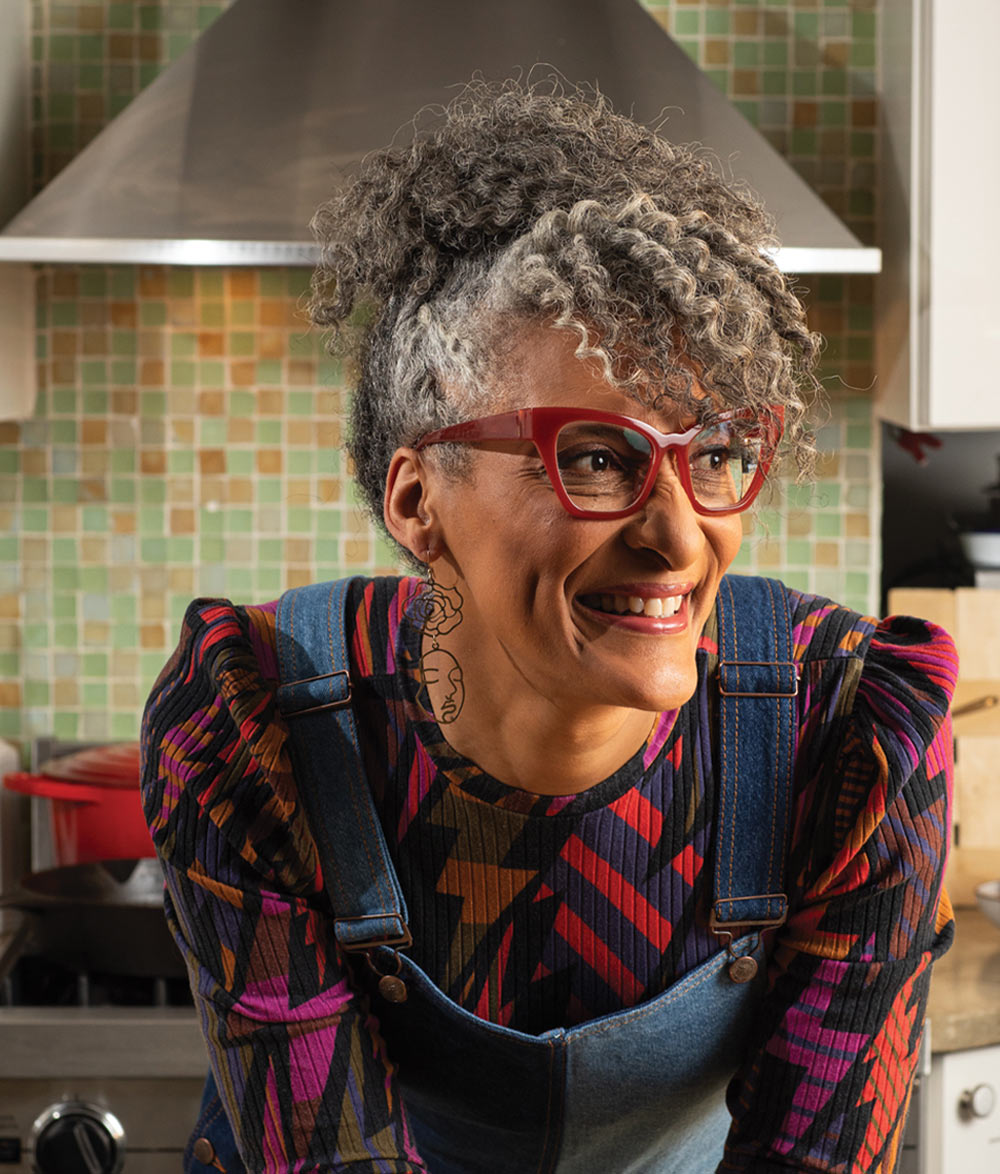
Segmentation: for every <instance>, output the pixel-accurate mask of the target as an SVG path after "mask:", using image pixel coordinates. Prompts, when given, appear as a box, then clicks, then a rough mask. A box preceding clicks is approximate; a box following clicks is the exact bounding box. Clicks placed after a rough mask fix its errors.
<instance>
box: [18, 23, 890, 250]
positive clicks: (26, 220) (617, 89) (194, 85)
mask: <svg viewBox="0 0 1000 1174" xmlns="http://www.w3.org/2000/svg"><path fill="white" fill-rule="evenodd" d="M535 62H544V63H546V65H551V66H553V67H554V68H555V69H557V70H558V71H559V72H561V73H562V74H563V76H564V77H566V78H567V79H569V80H571V81H583V82H595V83H596V84H597V85H598V86H599V87H600V89H601V90H602V91H603V92H604V93H605V94H607V95H608V97H609V98H610V99H611V100H612V102H613V103H614V105H615V107H616V108H617V109H619V110H623V111H631V112H632V113H633V114H634V115H635V116H636V117H638V118H640V119H642V120H644V121H646V120H651V119H654V118H656V117H657V116H658V115H659V114H660V112H661V111H663V110H664V109H666V110H667V111H668V117H667V121H666V123H665V125H664V128H663V133H664V134H665V135H666V136H667V137H669V138H671V139H672V140H674V141H677V142H701V143H703V144H705V145H706V146H707V147H710V148H711V149H712V151H713V152H714V153H715V154H716V155H717V156H718V157H719V158H720V159H721V160H724V161H725V166H726V167H727V169H728V170H729V171H730V172H731V174H732V175H733V176H735V177H736V178H739V179H743V180H746V181H747V182H748V183H749V184H750V185H751V186H752V187H753V188H754V189H755V190H756V191H757V192H758V193H759V194H760V195H761V196H762V197H763V199H764V200H765V202H766V204H767V206H768V207H769V208H770V210H771V212H772V213H773V214H774V216H775V217H776V219H777V221H778V227H779V232H780V235H781V239H782V242H783V247H782V249H781V250H779V253H778V255H777V260H778V264H779V265H780V266H781V268H782V269H785V270H789V271H793V272H800V273H815V272H824V273H830V272H875V271H877V270H878V268H879V265H880V254H879V251H878V250H877V249H871V248H865V247H863V246H862V245H861V244H860V242H859V241H858V240H857V238H856V237H855V236H854V235H853V234H852V233H851V232H850V231H849V230H848V229H847V228H846V227H845V226H844V225H843V224H842V223H841V222H840V220H838V218H837V217H836V216H835V215H834V214H833V213H832V212H831V211H830V210H829V209H828V208H827V207H826V205H825V204H824V203H823V202H822V200H820V198H819V197H818V196H817V195H816V194H815V193H814V192H813V191H811V190H810V188H809V187H808V186H807V185H806V184H805V183H804V182H803V181H802V179H800V178H799V176H798V175H797V174H796V173H795V172H794V171H793V170H792V168H791V167H790V166H789V165H788V164H787V163H786V162H785V161H784V159H782V157H781V156H780V155H779V154H778V153H777V152H776V151H775V150H774V149H773V148H772V147H771V145H770V144H769V143H768V142H767V141H766V140H765V139H764V138H763V137H762V136H761V135H760V134H759V133H758V132H757V131H756V130H755V129H754V128H753V127H752V126H751V125H750V124H749V123H748V122H747V121H746V119H745V118H743V116H742V115H741V114H740V113H739V112H738V111H737V110H736V109H735V108H734V107H733V106H731V105H730V104H729V103H728V101H727V100H726V99H725V97H724V96H723V95H722V94H720V93H719V92H718V90H717V89H716V88H715V86H713V85H712V83H711V82H710V81H709V80H708V79H707V78H706V77H705V76H704V75H703V74H702V73H701V72H700V70H699V69H698V68H697V67H696V66H695V65H694V64H693V63H692V62H691V61H690V60H689V58H688V57H687V55H686V54H685V53H684V52H683V50H681V49H680V48H679V47H678V46H677V45H676V44H675V43H674V42H673V41H672V40H671V39H670V38H669V37H668V36H667V34H666V33H665V32H664V31H663V30H662V29H661V28H660V26H659V25H658V24H657V23H656V21H654V20H653V18H652V17H651V16H650V15H649V14H648V13H647V12H645V11H644V10H643V9H642V8H641V7H640V5H639V4H638V2H637V0H504V3H503V4H500V5H497V4H493V3H487V2H486V0H361V2H359V0H236V2H235V3H233V4H232V5H231V7H229V8H228V9H227V10H226V12H224V13H223V15H222V16H220V17H219V18H218V20H217V21H216V22H215V23H214V24H212V25H211V27H210V28H209V29H208V30H207V31H206V32H205V33H204V34H203V35H202V36H201V38H200V39H199V40H198V41H197V42H196V43H195V44H194V45H193V46H192V47H191V49H190V50H189V51H188V52H187V53H186V54H185V55H184V56H183V57H182V58H181V59H180V60H178V61H177V62H176V63H175V64H174V65H172V66H171V67H170V68H169V69H167V70H165V71H164V73H162V74H161V75H160V76H159V77H158V78H157V79H156V80H155V81H154V82H153V83H152V84H151V85H150V86H149V87H148V88H147V89H145V90H144V91H143V92H142V93H141V94H140V95H139V96H138V97H137V98H136V99H135V101H134V102H132V104H131V105H130V106H129V107H128V108H127V109H126V110H125V111H123V113H122V114H120V115H119V116H118V118H116V119H115V120H114V121H113V122H112V123H111V124H110V125H109V126H108V127H106V128H105V130H104V131H102V133H101V134H100V135H98V136H97V138H96V139H94V141H93V142H92V143H91V144H90V145H89V146H88V147H87V148H86V149H85V150H84V151H82V152H81V153H80V155H78V156H77V158H76V159H74V160H73V162H72V163H70V164H69V166H67V167H66V168H65V169H64V170H63V171H62V172H61V173H60V174H59V175H58V176H57V177H56V179H54V180H53V181H52V183H50V184H49V186H48V187H47V188H45V190H44V191H42V192H41V193H40V194H39V195H38V196H37V197H36V198H35V199H34V200H32V201H31V203H29V204H28V205H27V206H26V207H25V208H24V209H23V210H22V211H21V212H20V214H19V215H17V216H16V217H15V218H14V219H13V220H12V221H11V223H10V224H8V225H7V227H6V228H5V229H4V230H3V232H2V233H0V260H6V261H66V262H72V261H77V262H160V263H169V264H226V265H243V264H246V265H271V264H283V265H287V264H310V263H312V262H313V261H314V260H315V257H316V250H315V246H314V245H313V244H312V240H311V235H310V232H309V228H308V224H309V219H310V217H311V216H312V213H313V211H314V210H315V208H316V206H317V205H318V204H319V203H320V202H321V201H322V200H323V199H324V198H325V197H326V195H327V194H328V193H329V191H330V190H331V189H332V187H333V185H334V183H335V180H336V176H337V175H343V174H344V173H345V171H346V170H349V169H350V167H351V166H352V165H353V164H356V163H357V161H358V160H359V159H360V158H361V157H362V156H363V155H365V154H366V153H367V152H369V151H371V150H373V149H374V148H377V147H380V146H382V145H384V144H385V143H387V142H389V141H390V139H392V138H393V136H394V135H396V134H397V133H398V134H400V135H404V136H405V133H406V132H405V131H400V130H399V128H400V127H401V126H403V125H404V124H405V123H406V122H407V120H408V119H410V118H412V116H413V114H414V113H415V111H416V110H418V109H419V108H420V107H422V106H424V105H426V104H428V103H441V102H446V101H448V100H449V99H450V98H451V97H453V96H454V94H455V93H456V92H457V88H456V87H458V86H460V85H461V83H462V82H464V81H466V80H467V79H468V78H469V77H470V76H472V74H473V73H474V72H479V73H480V74H482V75H483V76H484V77H486V78H488V79H501V78H505V77H510V76H512V75H513V74H515V73H517V72H518V71H522V72H523V71H524V70H526V69H529V68H530V67H531V66H532V65H533V64H534V63H535Z"/></svg>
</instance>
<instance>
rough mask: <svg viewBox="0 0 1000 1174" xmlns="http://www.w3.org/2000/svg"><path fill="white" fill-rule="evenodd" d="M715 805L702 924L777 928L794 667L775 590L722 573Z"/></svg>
mask: <svg viewBox="0 0 1000 1174" xmlns="http://www.w3.org/2000/svg"><path fill="white" fill-rule="evenodd" d="M718 620H719V743H720V747H719V772H718V773H719V800H718V820H717V835H718V838H717V843H716V850H715V883H714V892H713V902H712V913H711V925H712V928H713V929H715V930H717V931H719V932H725V931H734V932H735V931H736V930H741V929H745V928H749V927H754V928H758V929H761V928H765V927H766V926H774V925H780V924H781V923H782V922H783V921H784V920H785V917H786V916H787V914H788V898H787V896H786V895H785V892H784V888H785V858H786V853H787V843H788V829H789V819H790V814H791V792H792V766H793V759H794V752H795V739H796V701H795V698H796V695H797V693H798V684H799V681H798V669H797V666H796V664H795V662H794V660H793V659H792V632H791V617H790V615H789V609H788V597H787V593H786V589H785V586H784V584H783V583H779V582H778V581H777V580H776V579H763V578H756V577H753V578H750V577H746V576H741V575H726V576H724V577H723V579H722V583H721V585H720V587H719V595H718Z"/></svg>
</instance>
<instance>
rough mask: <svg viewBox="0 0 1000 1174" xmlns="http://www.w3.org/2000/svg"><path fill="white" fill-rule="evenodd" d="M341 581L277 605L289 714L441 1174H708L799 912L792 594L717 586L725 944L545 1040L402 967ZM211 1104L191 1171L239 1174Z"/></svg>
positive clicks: (424, 1145)
mask: <svg viewBox="0 0 1000 1174" xmlns="http://www.w3.org/2000/svg"><path fill="white" fill-rule="evenodd" d="M348 583H349V581H348V580H340V581H337V582H333V583H323V584H314V585H312V586H309V587H303V588H297V589H295V590H293V591H289V592H286V593H285V595H284V596H283V597H282V599H281V602H280V605H279V610H278V616H277V627H278V650H279V666H280V674H281V681H282V684H281V686H280V689H279V693H278V704H279V707H280V708H281V710H282V712H283V713H284V715H285V716H286V718H287V719H289V729H290V730H291V732H292V736H291V738H290V744H291V747H292V756H293V765H294V769H295V775H296V779H297V781H298V785H299V792H300V795H301V796H302V798H303V802H304V804H305V807H306V810H307V812H308V815H309V821H310V826H311V828H312V831H313V834H314V835H315V837H316V839H317V843H318V845H319V849H320V852H321V857H322V860H323V863H324V876H326V877H327V890H328V894H329V897H330V901H331V906H332V908H333V909H334V910H335V911H336V920H335V925H334V929H335V933H336V936H337V939H338V942H339V944H340V946H341V948H342V949H343V950H345V951H346V952H348V953H349V954H350V953H362V954H364V955H365V956H366V958H367V960H368V962H369V963H370V966H368V967H366V968H365V971H366V972H368V973H369V974H371V975H372V979H371V982H370V986H371V1000H372V1010H373V1012H374V1013H375V1014H376V1016H377V1017H378V1020H379V1024H380V1027H381V1031H382V1035H383V1037H384V1039H385V1041H386V1046H387V1049H388V1052H389V1055H390V1056H391V1057H392V1059H393V1060H394V1061H395V1062H396V1064H397V1065H398V1074H397V1079H398V1082H399V1086H400V1088H401V1090H402V1095H403V1099H404V1102H405V1105H406V1110H407V1115H408V1118H409V1120H410V1124H411V1127H412V1131H413V1135H414V1138H415V1140H416V1143H417V1147H418V1150H419V1152H420V1154H421V1156H422V1157H423V1159H424V1161H425V1162H426V1163H427V1166H428V1169H429V1170H430V1171H431V1174H591V1172H592V1171H607V1172H609V1174H711V1172H712V1171H715V1169H716V1167H717V1166H718V1163H719V1162H720V1161H721V1159H722V1152H723V1144H724V1141H725V1137H726V1134H727V1131H728V1128H729V1120H730V1118H729V1113H728V1111H727V1109H726V1104H725V1091H726V1086H727V1084H728V1082H729V1080H730V1079H731V1077H732V1076H733V1074H734V1072H735V1070H736V1069H737V1067H738V1066H739V1064H740V1062H741V1060H742V1057H743V1052H744V1048H745V1041H746V1039H747V1035H748V1030H749V1024H750V1020H751V1018H752V1016H753V1013H754V1009H755V1007H756V1005H757V1003H758V1001H759V998H760V995H761V993H762V989H763V985H764V984H763V981H762V980H763V975H764V966H763V961H764V959H763V949H762V947H761V944H760V930H761V929H763V928H766V927H770V926H776V925H779V924H781V922H782V921H783V920H784V919H785V916H786V914H787V900H786V897H785V895H784V893H783V892H782V888H783V878H784V864H785V852H786V843H787V834H788V825H789V810H790V796H791V779H792V760H793V750H794V745H795V738H796V722H795V704H796V703H795V696H796V693H797V689H798V677H797V672H796V667H795V664H794V663H793V661H792V656H791V631H790V620H789V615H788V607H787V603H786V595H785V589H784V586H783V585H782V584H781V583H779V582H777V581H776V580H769V579H759V578H745V577H739V576H735V577H734V576H726V577H725V578H723V580H722V584H721V587H720V591H719V601H718V615H719V676H718V688H719V697H718V715H719V741H718V754H717V760H716V785H717V788H718V797H717V811H718V816H717V825H716V836H717V839H716V844H715V860H714V891H713V903H712V910H711V926H712V928H713V930H715V931H716V932H717V933H718V934H719V935H720V938H721V939H722V940H725V941H726V943H727V944H726V946H725V948H723V949H720V951H719V953H718V954H716V955H715V956H714V957H712V958H710V959H709V960H708V961H707V962H705V963H703V964H702V965H701V966H699V967H697V968H696V969H695V970H693V971H691V972H690V973H688V974H686V975H685V976H684V977H683V978H682V979H681V980H679V981H678V982H676V983H675V984H674V985H673V986H671V987H669V988H668V989H667V990H666V991H664V992H663V993H661V994H660V995H658V996H656V997H655V998H653V999H650V1000H649V1001H647V1002H644V1003H641V1004H639V1005H637V1006H634V1007H630V1008H628V1009H626V1010H623V1011H619V1012H616V1013H614V1014H611V1015H605V1016H601V1017H600V1018H598V1019H594V1020H591V1021H589V1022H587V1023H582V1024H580V1025H579V1026H576V1027H572V1028H555V1029H553V1030H551V1031H546V1032H544V1033H543V1034H541V1035H537V1036H534V1035H526V1034H524V1033H522V1032H519V1031H514V1030H511V1029H510V1028H507V1027H503V1026H500V1025H497V1024H493V1023H489V1022H486V1021H485V1020H482V1019H479V1018H478V1017H476V1016H475V1015H473V1014H471V1013H470V1012H468V1011H466V1010H464V1009H463V1008H462V1007H459V1006H458V1005H457V1004H455V1003H453V1002H452V1001H451V1000H450V999H448V998H447V997H446V996H445V995H444V994H442V993H441V991H440V990H438V988H437V987H436V986H435V985H434V983H433V982H431V980H430V979H429V978H428V977H427V975H426V974H424V973H423V971H421V970H420V969H419V968H418V967H417V966H415V965H414V964H413V963H412V962H411V961H410V960H409V959H408V958H407V957H406V955H405V954H403V953H400V952H399V950H401V949H405V947H406V945H408V944H409V942H410V935H409V930H408V928H407V925H406V905H405V902H404V900H403V895H402V892H401V890H400V886H399V881H398V879H397V877H396V873H395V869H394V868H393V865H392V862H391V860H390V857H389V853H388V850H387V847H386V842H385V838H384V835H383V832H382V828H381V825H380V823H379V820H378V817H377V815H376V812H375V809H374V806H373V803H372V800H371V795H370V792H369V789H368V786H367V783H366V780H365V777H364V772H363V767H362V763H361V757H360V752H359V751H358V748H357V745H358V744H357V737H356V733H355V730H354V718H353V714H352V711H351V708H350V697H351V685H350V675H349V672H348V671H347V665H348V661H347V648H346V643H345V636H344V601H345V598H346V594H347V590H348ZM334 762H336V764H337V769H334V770H331V764H332V763H334ZM331 861H336V862H337V867H336V868H333V867H329V868H328V867H327V865H328V863H329V862H331ZM397 948H398V949H397ZM360 969H361V968H359V972H360ZM380 974H381V975H383V977H382V978H381V980H380V981H376V980H378V976H379V975H380ZM203 1108H204V1113H203V1117H202V1120H201V1121H199V1125H198V1128H197V1129H196V1130H195V1134H194V1135H193V1138H192V1143H191V1144H190V1145H189V1147H188V1149H189V1156H188V1164H186V1166H185V1169H186V1170H188V1171H190V1172H192V1174H194V1172H199V1174H200V1172H202V1171H205V1172H206V1174H207V1172H208V1171H210V1170H214V1171H216V1172H218V1171H220V1170H225V1171H226V1174H241V1172H242V1170H243V1166H242V1164H241V1163H240V1162H239V1158H238V1156H236V1153H235V1147H234V1145H233V1141H232V1136H231V1133H229V1132H228V1130H227V1129H226V1125H227V1123H226V1119H225V1115H224V1114H221V1113H218V1099H217V1094H216V1092H215V1088H214V1084H213V1082H212V1078H211V1076H210V1077H209V1081H208V1084H207V1085H206V1092H205V1101H204V1105H203ZM213 1113H214V1114H215V1116H214V1117H213ZM210 1118H211V1119H212V1120H213V1121H214V1129H213V1127H212V1126H211V1125H210V1124H209V1119H210ZM206 1131H207V1132H206ZM196 1138H200V1142H201V1143H204V1142H206V1140H210V1141H211V1143H212V1144H211V1146H210V1147H209V1148H210V1149H212V1150H213V1152H214V1156H215V1160H214V1162H212V1163H211V1164H208V1165H206V1164H201V1163H199V1162H198V1161H196V1160H195V1159H194V1158H193V1157H191V1156H190V1151H191V1148H192V1145H193V1144H194V1143H195V1139H196ZM203 1152H204V1151H203Z"/></svg>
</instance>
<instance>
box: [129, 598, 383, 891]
mask: <svg viewBox="0 0 1000 1174" xmlns="http://www.w3.org/2000/svg"><path fill="white" fill-rule="evenodd" d="M400 591H401V585H400V581H399V580H388V579H381V580H380V579H376V580H371V579H362V578H358V579H355V580H353V581H352V582H351V585H350V592H349V596H348V600H347V603H346V607H345V613H346V617H347V621H348V633H349V639H350V644H351V661H352V669H354V668H358V669H359V671H361V672H362V673H365V672H367V671H368V668H367V667H366V665H365V664H362V665H360V666H358V665H357V653H358V649H359V648H360V649H369V650H370V649H371V647H372V637H371V632H372V631H381V630H382V628H384V626H385V625H384V624H382V623H381V622H380V621H379V619H378V617H379V616H381V615H383V614H385V613H386V612H389V611H391V609H392V603H393V600H395V599H396V598H397V597H398V596H399V594H400ZM277 608H278V601H277V600H274V601H271V602H267V603H263V604H252V605H240V604H236V603H234V602H233V601H231V600H229V599H195V600H194V601H193V602H192V603H191V604H190V605H189V606H188V608H187V611H186V613H185V616H184V619H183V622H182V624H181V631H180V635H179V640H178V643H177V647H176V649H175V650H174V652H173V654H172V655H171V657H170V659H169V660H168V661H167V663H166V665H165V666H164V668H163V670H162V671H161V673H160V675H159V677H158V678H157V681H156V683H155V685H154V686H153V690H152V692H151V693H150V696H149V699H148V701H147V702H146V707H145V711H144V714H143V723H142V735H141V742H142V759H143V765H142V781H143V792H144V802H145V804H146V812H147V818H148V820H149V822H150V827H151V831H152V833H153V838H154V841H155V842H156V843H157V846H158V847H159V848H160V850H161V852H163V851H166V850H167V848H169V850H170V851H171V852H174V853H176V852H177V851H179V850H180V849H181V840H182V839H183V840H185V841H187V843H188V847H187V849H186V851H184V853H183V854H184V855H185V856H192V857H194V856H198V855H200V854H201V852H202V851H204V850H205V849H204V847H203V846H202V845H199V844H198V843H196V841H197V840H198V839H199V836H201V835H202V833H204V836H215V835H217V834H221V835H223V836H224V837H225V839H226V840H227V841H228V842H229V844H230V845H232V846H233V847H235V848H236V849H237V850H238V851H239V852H240V853H241V854H242V855H248V857H252V858H253V862H254V864H255V866H257V867H258V868H262V869H263V870H264V871H265V872H272V871H274V870H277V871H279V872H280V873H282V876H281V877H280V878H276V879H280V880H281V881H282V883H283V884H284V885H285V886H286V887H291V888H301V887H303V886H304V887H306V888H312V887H313V885H314V883H315V870H316V860H315V852H314V848H313V845H312V837H311V835H310V834H309V831H308V827H307V826H306V823H305V818H304V814H303V810H302V807H301V804H300V803H299V802H298V796H297V792H296V788H295V780H294V777H293V774H292V769H291V760H290V757H289V754H288V748H287V741H288V727H287V724H286V722H285V719H284V718H283V716H282V714H281V712H280V710H279V709H278V705H277V689H278V684H279V670H278V656H277V641H276V614H277ZM362 659H364V656H363V658H362ZM369 663H370V660H369ZM196 825H197V827H200V828H201V832H198V831H197V830H196ZM268 845H270V848H268ZM279 845H284V847H279ZM288 845H297V848H296V850H295V851H294V852H292V851H290V850H289V848H288Z"/></svg>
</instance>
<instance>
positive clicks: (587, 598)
mask: <svg viewBox="0 0 1000 1174" xmlns="http://www.w3.org/2000/svg"><path fill="white" fill-rule="evenodd" d="M580 602H581V603H582V604H584V605H585V606H586V607H590V608H593V609H594V611H603V612H607V613H608V614H609V615H616V616H626V615H633V616H649V617H650V618H652V619H662V618H664V617H668V616H674V615H676V614H677V613H678V612H679V611H680V610H681V606H682V604H683V603H684V596H683V595H665V596H661V595H657V596H654V597H653V598H652V599H642V598H640V597H639V596H638V595H581V596H580Z"/></svg>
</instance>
